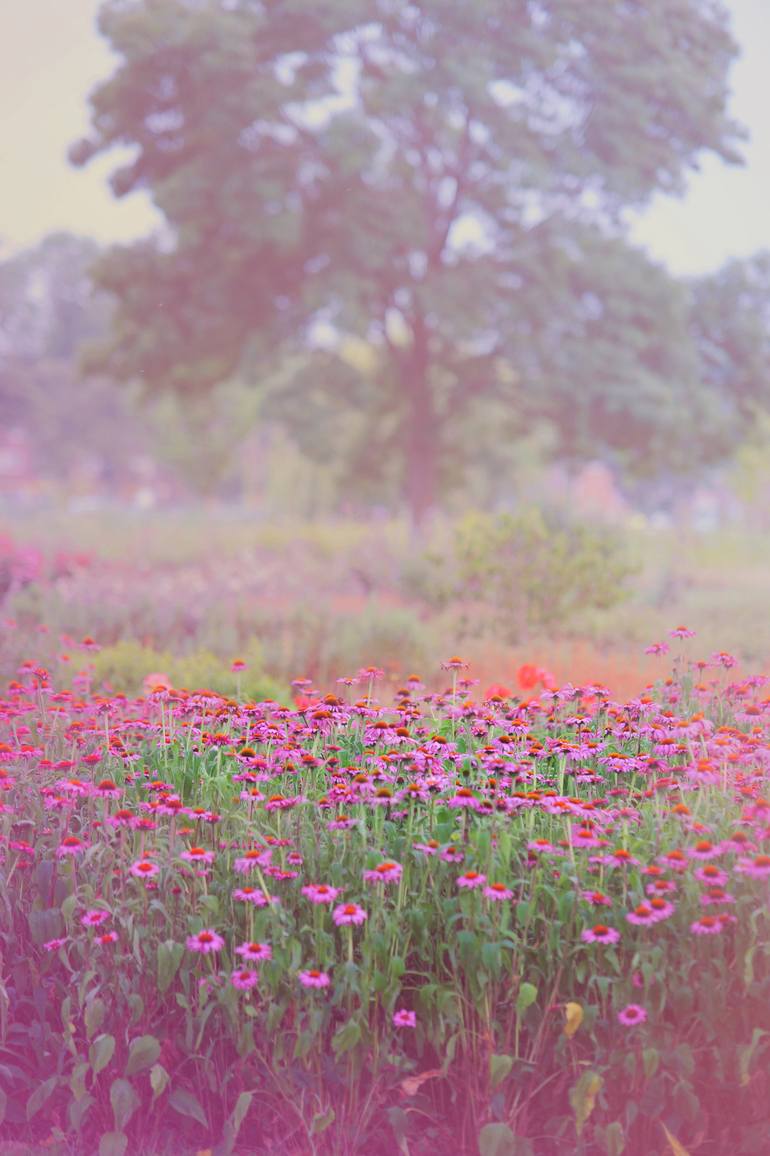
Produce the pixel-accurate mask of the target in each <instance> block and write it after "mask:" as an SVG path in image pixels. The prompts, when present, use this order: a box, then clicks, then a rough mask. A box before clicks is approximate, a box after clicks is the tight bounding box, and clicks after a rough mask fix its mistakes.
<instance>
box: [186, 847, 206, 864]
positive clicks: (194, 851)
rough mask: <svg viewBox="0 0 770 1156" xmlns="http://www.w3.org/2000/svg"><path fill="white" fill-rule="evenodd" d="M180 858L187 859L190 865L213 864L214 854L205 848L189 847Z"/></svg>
mask: <svg viewBox="0 0 770 1156" xmlns="http://www.w3.org/2000/svg"><path fill="white" fill-rule="evenodd" d="M179 858H180V859H185V860H186V861H187V862H188V863H213V862H214V852H213V851H206V850H205V849H204V848H203V847H189V848H188V849H187V850H186V851H183V852H182V854H181V855H180V856H179Z"/></svg>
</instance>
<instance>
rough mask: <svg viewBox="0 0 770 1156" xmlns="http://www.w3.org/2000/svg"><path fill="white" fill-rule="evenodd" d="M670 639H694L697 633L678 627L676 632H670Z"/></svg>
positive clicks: (684, 627)
mask: <svg viewBox="0 0 770 1156" xmlns="http://www.w3.org/2000/svg"><path fill="white" fill-rule="evenodd" d="M668 633H669V637H671V638H694V637H695V631H694V630H688V629H687V627H686V626H677V627H676V629H675V630H669V632H668Z"/></svg>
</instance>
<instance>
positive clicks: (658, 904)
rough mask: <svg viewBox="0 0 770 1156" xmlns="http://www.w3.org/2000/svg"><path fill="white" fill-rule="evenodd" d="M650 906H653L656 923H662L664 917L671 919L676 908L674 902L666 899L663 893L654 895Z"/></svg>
mask: <svg viewBox="0 0 770 1156" xmlns="http://www.w3.org/2000/svg"><path fill="white" fill-rule="evenodd" d="M648 906H649V907H651V908H652V913H653V915H654V916H655V922H656V923H662V922H663V920H664V919H670V918H671V916H672V915H673V914H674V912H675V910H676V908H675V907H674V904H673V903H669V901H668V899H664V898H663V897H662V896H661V895H653V897H652V898H651V899H650V901H649V904H648Z"/></svg>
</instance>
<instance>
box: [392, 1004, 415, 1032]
mask: <svg viewBox="0 0 770 1156" xmlns="http://www.w3.org/2000/svg"><path fill="white" fill-rule="evenodd" d="M393 1026H394V1027H397V1028H416V1027H417V1014H416V1012H413V1011H407V1010H406V1008H400V1009H399V1011H397V1012H394V1013H393Z"/></svg>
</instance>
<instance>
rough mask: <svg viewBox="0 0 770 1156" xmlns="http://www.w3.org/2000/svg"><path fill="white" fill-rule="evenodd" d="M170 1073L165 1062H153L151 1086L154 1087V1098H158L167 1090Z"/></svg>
mask: <svg viewBox="0 0 770 1156" xmlns="http://www.w3.org/2000/svg"><path fill="white" fill-rule="evenodd" d="M168 1081H169V1075H168V1072H167V1071H166V1069H165V1068H164V1067H163V1064H153V1065H152V1067H151V1068H150V1087H151V1088H152V1098H153V1100H157V1098H158V1096H161V1095H162V1094H163V1092H164V1091H165V1090H166V1087H167V1085H168Z"/></svg>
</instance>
